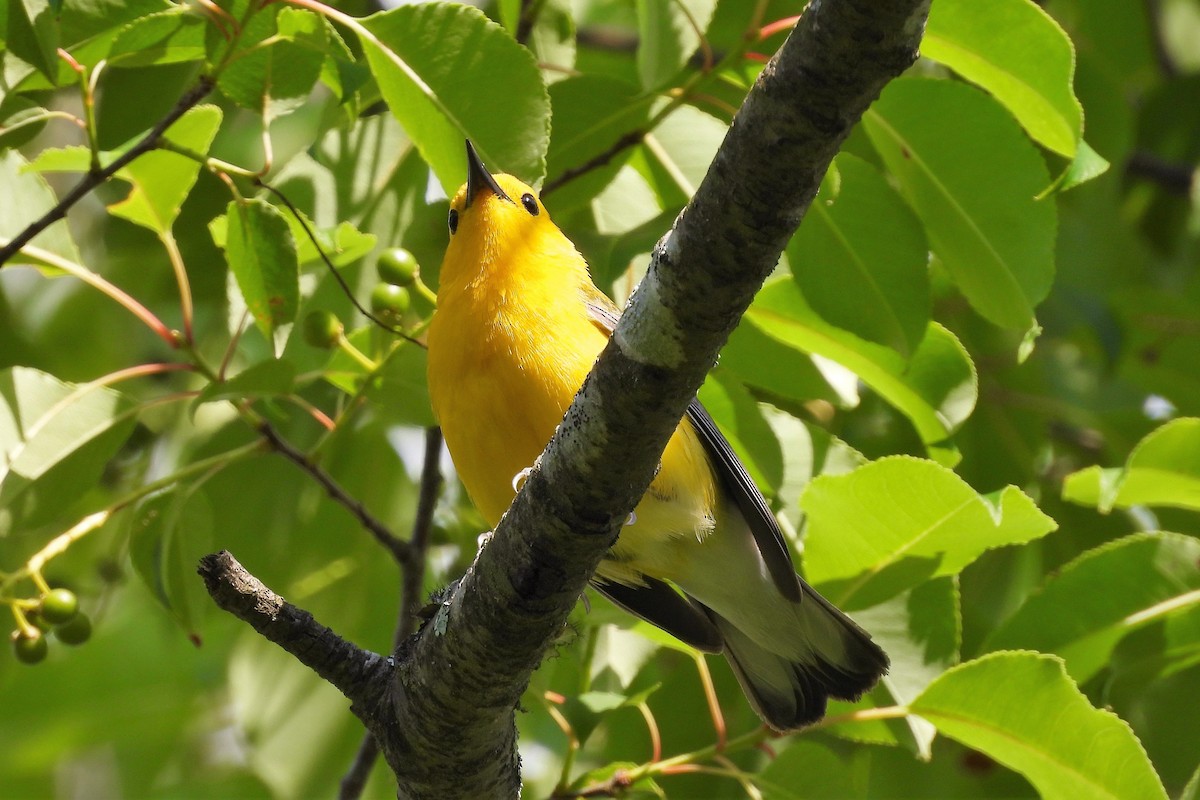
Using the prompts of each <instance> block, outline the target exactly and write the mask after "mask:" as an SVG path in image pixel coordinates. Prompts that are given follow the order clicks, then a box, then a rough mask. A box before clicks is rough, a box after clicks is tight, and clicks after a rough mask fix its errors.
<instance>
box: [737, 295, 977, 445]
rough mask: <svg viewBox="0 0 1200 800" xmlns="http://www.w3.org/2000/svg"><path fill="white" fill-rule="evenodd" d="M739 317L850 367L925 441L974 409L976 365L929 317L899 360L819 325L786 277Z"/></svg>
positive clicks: (936, 438) (941, 435)
mask: <svg viewBox="0 0 1200 800" xmlns="http://www.w3.org/2000/svg"><path fill="white" fill-rule="evenodd" d="M745 320H746V321H748V322H749V323H750V324H752V325H754V326H755V327H757V328H758V329H759V330H761V331H762V332H763V333H765V334H766V335H768V336H770V337H771V338H773V339H776V340H778V341H780V342H783V343H784V344H787V345H790V346H793V347H798V348H800V349H801V350H804V351H806V352H808V353H812V354H814V355H819V356H823V357H824V358H828V359H829V360H831V361H835V362H837V363H838V364H841V365H842V366H844V367H846V368H847V369H849V370H851V371H852V372H854V374H856V375H858V376H859V378H861V379H862V381H863V382H864V383H866V384H867V385H868V386H870V387H871V388H872V389H873V390H875V391H876V392H878V393H879V395H880V396H881V397H883V398H884V399H885V400H887V401H888V402H889V403H891V404H892V405H893V406H895V407H896V408H897V409H898V410H899V411H900V412H901V413H902V414H904V415H905V416H906V417H908V418H909V420H911V421H912V423H913V426H914V427H915V428H916V429H917V433H918V434H920V436H921V440H922V441H924V442H925V443H926V444H927V445H931V446H932V445H937V444H939V443H941V442H943V441H944V440H945V439H946V438H947V437H949V436H950V435H951V434H952V433H953V432H954V431H955V430H956V429H957V428H958V426H959V425H961V424H962V423H963V421H964V420H965V419H966V418H967V417H968V416H970V413H971V410H972V409H973V408H974V407H975V399H976V396H977V394H978V380H977V378H976V375H975V367H974V365H973V364H972V363H971V360H970V358H969V357H968V356H967V353H966V350H964V349H963V346H962V345H961V344H960V343H959V341H958V340H957V339H956V338H954V335H953V334H951V333H950V332H949V331H948V330H946V329H945V328H943V327H941V326H940V325H938V324H937V323H935V322H931V323H930V324H929V327H928V328H927V330H926V332H925V338H924V339H922V340H921V343H920V344H919V345H918V346H917V350H916V352H914V353H913V356H912V358H911V359H909V360H907V361H906V360H905V359H903V358H902V357H901V356H900V355H899V354H898V353H896V351H894V350H892V349H891V348H888V347H883V346H881V345H877V344H871V343H869V342H864V341H863V340H861V339H859V338H858V337H857V336H854V335H853V334H851V333H849V332H847V331H844V330H842V329H840V328H835V327H834V326H832V325H830V324H829V323H827V322H825V321H824V320H823V319H821V318H820V317H818V316H817V315H816V313H814V312H813V310H812V309H811V308H810V307H809V306H808V303H807V302H806V301H805V298H804V296H803V295H802V294H801V292H800V287H799V286H798V285H797V284H796V282H795V281H791V280H777V281H773V282H771V283H768V284H767V285H766V286H765V287H764V288H763V289H762V291H760V292H759V294H758V297H757V298H755V301H754V304H753V305H752V306H751V307H750V310H749V311H748V312H747V313H746V317H745ZM742 324H743V325H745V324H746V322H745V321H744V322H743V323H742Z"/></svg>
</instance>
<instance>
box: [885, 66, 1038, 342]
mask: <svg viewBox="0 0 1200 800" xmlns="http://www.w3.org/2000/svg"><path fill="white" fill-rule="evenodd" d="M863 125H864V128H865V130H866V132H867V135H868V136H869V137H870V139H871V142H872V143H873V144H874V146H875V149H876V150H877V151H878V152H879V155H880V156H881V157H882V158H883V161H884V163H885V164H886V165H887V167H888V170H889V171H890V172H891V173H892V174H893V175H894V176H895V177H896V179H897V180H898V181H899V183H900V191H901V193H902V194H903V195H904V196H905V198H906V199H907V200H908V201H909V203H910V204H912V206H913V208H914V209H915V210H916V212H917V215H918V216H920V218H921V221H922V222H923V223H924V224H925V232H926V234H927V235H928V237H929V243H930V245H931V246H932V247H933V251H934V252H935V253H936V254H937V255H938V257H939V258H940V259H941V260H942V263H944V264H945V265H946V269H947V270H949V272H950V275H951V276H952V277H953V278H954V281H955V283H957V284H958V286H959V288H960V289H961V290H962V292H963V294H964V295H966V297H967V300H968V301H970V303H971V305H972V306H973V307H974V308H975V309H976V310H977V311H978V312H979V313H980V314H982V315H983V316H984V317H986V318H987V319H988V320H990V321H991V322H993V323H995V324H997V325H1001V326H1004V327H1008V328H1017V329H1019V330H1022V331H1025V330H1028V329H1029V328H1030V327H1032V326H1033V324H1034V316H1033V314H1034V311H1033V309H1034V306H1036V305H1037V304H1038V303H1040V302H1041V301H1042V300H1043V299H1045V297H1046V295H1047V293H1048V292H1049V291H1050V283H1051V281H1052V279H1053V276H1054V236H1055V228H1056V211H1055V207H1054V204H1053V203H1051V202H1048V201H1038V200H1036V199H1035V196H1036V195H1037V194H1038V193H1039V192H1040V191H1042V190H1043V189H1044V188H1045V187H1046V186H1047V185H1048V184H1049V183H1050V176H1049V173H1048V172H1047V171H1046V165H1045V163H1044V162H1043V160H1042V157H1041V156H1040V155H1039V154H1038V152H1037V150H1036V148H1034V146H1033V145H1032V144H1031V143H1030V142H1029V140H1028V139H1027V138H1026V137H1025V135H1024V134H1023V133H1022V132H1021V130H1020V128H1019V127H1018V125H1017V124H1016V122H1015V121H1014V120H1013V119H1012V117H1010V116H1009V115H1008V114H1007V113H1005V111H1004V109H1003V108H1001V107H1000V106H999V105H998V104H997V103H996V102H995V101H994V100H992V99H991V98H989V97H988V96H987V95H985V94H983V93H982V92H980V91H978V90H977V89H974V88H972V87H970V86H967V85H965V84H959V83H955V82H953V81H946V80H927V79H919V78H901V79H899V80H896V81H893V82H892V83H890V84H888V87H887V88H886V89H884V91H883V94H882V95H881V96H880V98H879V100H877V101H876V102H875V104H874V105H873V106H871V108H870V109H869V110H868V111H867V113H866V114H865V115H864V116H863Z"/></svg>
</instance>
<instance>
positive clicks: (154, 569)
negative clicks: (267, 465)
mask: <svg viewBox="0 0 1200 800" xmlns="http://www.w3.org/2000/svg"><path fill="white" fill-rule="evenodd" d="M212 527H213V515H212V508H211V506H210V505H209V504H208V501H207V500H206V499H205V497H204V495H203V494H202V493H197V492H194V491H193V490H192V487H190V486H182V487H181V486H177V487H175V488H173V489H171V490H169V491H166V492H163V493H161V494H157V495H154V496H152V497H150V498H148V499H147V500H145V501H144V502H142V503H141V504H140V505H139V506H138V507H137V509H136V510H135V512H134V515H133V519H132V521H131V524H130V534H129V558H130V561H131V562H132V563H133V567H134V570H135V571H136V572H137V573H138V576H139V577H141V579H142V581H143V582H144V583H145V584H146V586H147V587H148V588H149V589H150V591H151V593H152V594H153V595H154V598H155V599H156V600H158V602H159V603H161V604H162V606H163V607H164V608H165V609H167V611H169V612H170V613H171V616H172V617H173V618H174V619H175V621H176V622H178V623H179V625H180V627H182V628H183V630H184V631H185V632H186V633H187V634H188V635H189V636H191V637H193V640H194V641H198V638H197V634H196V628H197V624H198V622H199V620H200V617H201V615H202V614H203V612H204V610H205V609H206V608H207V607H208V605H209V603H208V597H207V595H205V594H204V592H203V590H202V583H201V582H200V581H198V580H196V563H197V562H198V560H199V558H200V556H201V555H203V554H204V553H207V552H209V551H210V550H211V549H212V548H211V544H210V542H211V539H212Z"/></svg>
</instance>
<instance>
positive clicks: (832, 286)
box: [787, 153, 930, 356]
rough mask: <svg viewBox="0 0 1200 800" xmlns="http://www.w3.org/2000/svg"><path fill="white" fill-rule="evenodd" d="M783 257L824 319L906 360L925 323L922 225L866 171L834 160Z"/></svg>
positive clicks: (859, 164)
mask: <svg viewBox="0 0 1200 800" xmlns="http://www.w3.org/2000/svg"><path fill="white" fill-rule="evenodd" d="M787 252H788V262H789V263H790V264H791V267H792V274H793V275H795V276H796V280H797V281H798V282H799V283H800V287H801V288H802V289H803V291H804V297H805V298H806V299H807V300H808V302H809V304H810V305H811V306H812V308H813V310H814V311H816V312H817V313H818V314H820V315H821V317H822V319H824V320H825V321H826V322H828V323H830V324H831V325H836V326H837V327H839V328H843V329H845V330H848V331H850V332H851V333H853V334H855V335H856V336H858V337H859V338H861V339H865V340H867V341H869V342H877V343H879V344H882V345H887V346H888V347H890V348H892V349H893V350H895V351H897V352H898V353H900V354H901V355H904V356H908V355H910V354H911V353H912V352H913V351H914V350H916V348H917V346H918V345H919V344H920V342H921V339H922V338H923V337H924V336H925V328H926V326H927V325H928V323H929V304H930V300H929V266H928V264H929V248H928V246H927V245H926V243H925V237H924V236H923V235H922V233H921V223H920V221H919V220H918V219H917V218H916V216H915V215H914V214H913V213H912V211H911V210H910V209H909V207H908V206H907V205H906V204H905V203H904V201H903V200H902V199H901V197H900V196H899V194H897V193H896V191H895V190H894V189H892V188H891V187H890V186H889V185H888V183H887V181H886V180H884V178H883V176H882V175H880V174H879V173H878V172H876V171H875V169H874V168H873V167H872V166H871V165H870V164H868V163H867V162H865V161H862V160H860V159H858V158H855V157H854V156H852V155H849V154H848V153H842V154H841V155H839V156H838V157H837V159H835V161H834V163H833V167H831V168H830V170H829V172H828V173H827V174H826V176H825V180H824V181H822V183H821V189H820V191H819V192H818V193H817V196H816V198H815V199H814V200H813V202H812V205H811V206H810V207H809V212H808V214H806V215H805V218H804V223H803V224H802V225H801V226H800V229H799V230H798V231H797V232H796V235H795V236H794V237H793V238H792V241H791V243H790V244H789V245H788V251H787Z"/></svg>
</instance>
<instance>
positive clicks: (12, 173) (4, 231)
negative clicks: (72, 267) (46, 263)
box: [0, 150, 80, 264]
mask: <svg viewBox="0 0 1200 800" xmlns="http://www.w3.org/2000/svg"><path fill="white" fill-rule="evenodd" d="M0 186H3V187H4V190H3V191H0V240H3V241H4V242H5V243H7V242H9V241H11V240H12V239H13V237H15V236H16V235H17V234H19V233H20V232H21V231H23V230H25V228H26V227H27V226H28V225H29V224H30V223H32V222H34V221H36V220H37V219H39V218H40V217H41V216H42V215H43V214H45V213H46V212H47V211H49V210H50V209H51V208H53V207H54V205H55V203H57V202H58V198H57V197H55V196H54V191H53V190H52V189H51V188H50V186H49V185H48V184H47V183H46V181H45V179H44V178H42V176H41V175H38V174H37V173H35V172H31V171H30V169H29V167H28V165H27V163H26V161H25V159H24V158H22V157H21V154H20V153H18V152H17V151H15V150H7V151H5V152H3V153H0ZM32 244H35V245H37V246H38V247H40V248H42V249H43V250H49V251H50V252H52V253H55V254H56V255H60V256H62V257H63V258H65V259H67V260H68V261H73V262H75V263H79V261H80V255H79V248H78V247H76V246H75V240H74V239H73V238H72V237H71V230H70V228H68V227H67V222H66V220H60V221H58V222H55V223H54V224H52V225H50V226H49V227H48V228H46V229H45V230H44V231H42V232H41V233H39V234H38V235H37V236H36V237H35V238H34V239H33V242H32ZM9 263H10V264H36V263H38V262H35V261H32V260H30V259H29V258H28V257H26V256H23V255H22V254H21V253H16V254H15V255H14V256H13V258H12V260H11V261H9Z"/></svg>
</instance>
